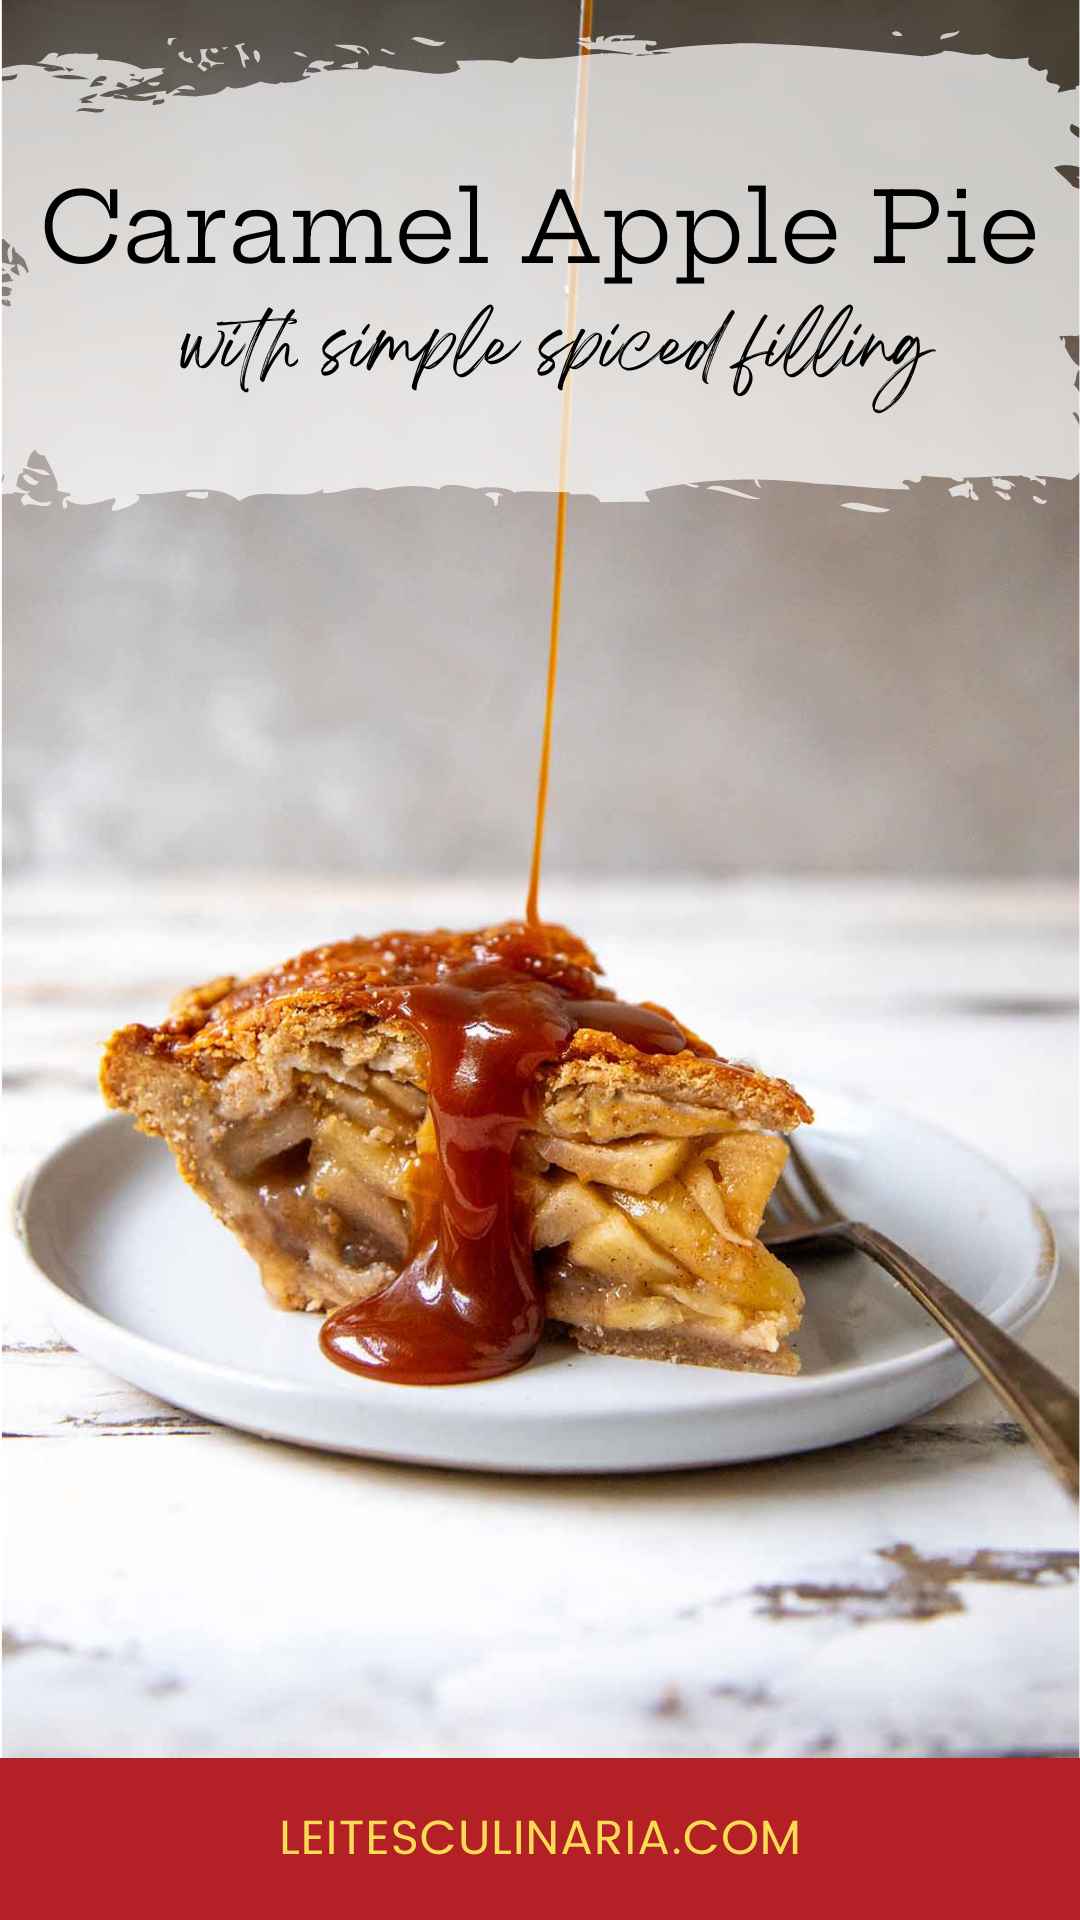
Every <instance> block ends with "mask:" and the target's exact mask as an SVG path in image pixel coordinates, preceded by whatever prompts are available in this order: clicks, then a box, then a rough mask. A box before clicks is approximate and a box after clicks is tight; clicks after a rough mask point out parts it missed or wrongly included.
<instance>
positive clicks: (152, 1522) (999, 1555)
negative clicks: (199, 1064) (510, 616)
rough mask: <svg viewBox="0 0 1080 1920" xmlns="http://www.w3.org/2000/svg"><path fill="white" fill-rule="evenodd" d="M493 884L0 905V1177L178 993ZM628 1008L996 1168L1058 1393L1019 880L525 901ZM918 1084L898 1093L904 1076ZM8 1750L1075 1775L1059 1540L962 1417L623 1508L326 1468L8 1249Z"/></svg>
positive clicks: (1069, 957)
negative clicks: (880, 1765) (909, 1765)
mask: <svg viewBox="0 0 1080 1920" xmlns="http://www.w3.org/2000/svg"><path fill="white" fill-rule="evenodd" d="M516 905H517V887H516V886H515V885H508V884H506V883H503V884H501V885H496V884H491V885H488V886H481V885H479V884H472V883H470V884H464V883H462V884H456V885H450V884H447V885H442V886H435V885H431V884H430V883H427V884H424V883H417V884H415V885H411V884H406V883H397V884H390V883H373V884H371V885H367V886H356V885H350V884H347V883H344V882H341V881H338V880H330V879H327V880H321V881H313V880H304V879H298V878H297V877H296V876H292V877H289V878H285V877H282V878H273V877H270V878H268V877H266V876H265V875H264V876H262V877H260V878H258V879H254V880H245V879H243V878H237V879H233V880H230V881H228V882H227V883H226V882H223V881H222V880H221V879H220V877H219V878H218V879H217V880H215V881H206V882H205V883H201V882H199V881H196V880H187V881H184V882H181V883H176V884H172V885H169V886H160V885H156V884H151V883H149V882H140V883H137V884H135V883H125V884H122V885H121V884H110V883H107V882H100V881H94V882H90V881H87V880H75V881H72V882H70V883H65V884H63V885H60V884H57V883H56V882H49V883H46V882H44V881H37V882H32V883H31V882H22V883H16V884H14V885H13V886H12V887H11V888H10V889H9V901H8V930H7V951H8V959H7V974H8V978H7V991H8V1040H7V1075H8V1081H9V1088H10V1091H9V1097H8V1102H7V1130H6V1133H7V1145H6V1156H7V1170H6V1185H7V1186H8V1188H9V1189H10V1188H14V1186H15V1185H16V1183H17V1182H18V1181H19V1180H20V1179H21V1178H22V1177H23V1176H24V1175H25V1173H26V1172H28V1171H29V1169H30V1168H31V1166H32V1165H33V1164H34V1163H35V1162H36V1161H37V1159H38V1158H39V1157H40V1156H41V1155H42V1154H44V1153H45V1152H47V1151H48V1150H49V1149H50V1148H51V1147H53V1146H54V1145H55V1144H56V1143H57V1142H58V1141H60V1140H61V1139H63V1137H64V1136H65V1134H67V1133H68V1132H69V1131H71V1130H72V1129H74V1128H76V1127H79V1126H81V1125H83V1124H84V1123H85V1122H87V1121H89V1120H91V1119H93V1118H94V1117H95V1116H96V1115H97V1113H98V1111H99V1106H98V1098H97V1094H96V1091H95V1065H96V1052H97V1048H98V1045H99V1043H100V1041H101V1040H102V1038H103V1036H104V1035H105V1034H106V1033H107V1032H108V1031H109V1030H110V1029H111V1028H112V1027H113V1026H114V1025H116V1024H119V1023H120V1022H122V1021H125V1020H128V1019H132V1018H141V1019H146V1020H152V1019H155V1018H157V1017H158V1016H159V1014H160V1012H161V1010H162V1008H163V1005H164V1003H165V1001H166V999H167V998H168V996H169V995H170V994H171V993H172V992H173V991H174V989H175V988H177V987H178V986H180V985H183V984H187V983H189V982H191V981H194V980H198V979H202V978H205V977H209V976H212V975H214V974H217V973H220V972H221V971H222V970H223V969H224V968H226V967H229V968H232V969H233V970H235V971H236V972H243V971H245V970H247V969H250V968H254V967H257V966H260V965H263V964H266V963H269V962H273V961H275V960H277V959H280V958H282V957H283V956H284V955H285V954H286V953H288V952H292V951H294V950H296V949H298V948H300V947H302V946H305V945H310V944H313V943H314V942H316V941H318V940H321V939H325V938H328V937H331V936H336V935H339V934H344V933H346V932H352V931H355V930H357V929H361V928H366V929H367V930H369V931H370V930H375V928H376V926H380V927H381V926H384V925H409V924H414V925H415V924H425V923H426V924H431V923H432V922H433V921H439V922H443V923H450V924H453V923H455V922H456V923H458V924H466V923H473V924H475V923H476V922H478V921H482V920H484V919H488V918H492V917H496V916H497V915H498V914H499V913H501V912H506V911H513V910H515V908H516ZM545 907H546V910H547V911H548V913H549V914H550V916H551V917H552V918H555V917H563V918H566V919H567V920H569V921H570V922H571V924H574V925H577V926H578V927H579V928H580V929H581V931H582V932H584V933H585V934H586V935H587V937H589V938H590V939H591V940H592V941H593V943H594V944H595V945H596V946H597V948H598V949H599V950H600V953H601V957H602V958H604V959H605V960H606V962H607V964H608V969H609V973H610V974H611V976H612V978H613V979H614V980H615V981H616V982H617V984H618V986H619V987H620V990H621V991H622V992H623V993H625V994H626V995H627V996H628V997H635V996H639V995H645V994H648V995H655V996H657V997H659V998H661V999H663V1000H665V1001H667V1002H668V1003H669V1004H671V1005H673V1006H675V1007H677V1008H678V1009H679V1011H680V1013H681V1014H682V1016H683V1017H684V1018H685V1019H686V1020H687V1021H689V1022H690V1024H691V1025H693V1026H695V1027H698V1028H699V1029H700V1030H701V1031H703V1032H706V1033H708V1034H709V1036H710V1037H711V1038H712V1039H713V1040H714V1041H715V1042H716V1043H717V1044H718V1045H719V1046H720V1047H721V1050H722V1051H725V1052H729V1053H734V1054H746V1055H753V1056H754V1057H756V1058H758V1059H760V1060H761V1062H762V1063H763V1064H764V1065H766V1066H768V1067H772V1068H774V1069H775V1070H776V1071H778V1072H781V1073H784V1074H786V1075H788V1076H789V1077H790V1078H792V1079H793V1080H795V1081H796V1083H797V1082H798V1080H799V1078H800V1076H805V1077H806V1078H807V1079H809V1078H810V1077H811V1076H814V1077H818V1078H821V1079H824V1080H832V1081H834V1082H836V1083H838V1084H840V1085H846V1086H849V1087H852V1088H857V1089H861V1090H864V1091H872V1092H873V1093H874V1094H876V1095H877V1096H878V1097H880V1098H882V1099H884V1100H886V1101H889V1102H892V1103H893V1104H896V1105H900V1106H905V1107H907V1108H909V1109H910V1110H912V1111H913V1112H915V1113H918V1114H921V1115H923V1116H924V1117H925V1118H927V1119H929V1120H933V1121H935V1122H937V1123H939V1124H941V1125H943V1126H946V1127H948V1128H950V1129H952V1130H953V1131H955V1132H956V1133H958V1134H960V1135H962V1136H963V1137H964V1138H966V1139H968V1140H970V1141H972V1142H974V1143H975V1144H977V1145H978V1146H980V1147H982V1148H983V1149H984V1150H985V1151H986V1152H987V1153H989V1154H991V1155H993V1156H995V1157H996V1158H998V1159H1000V1160H1001V1161H1003V1162H1004V1163H1005V1164H1006V1165H1007V1166H1009V1167H1011V1168H1012V1169H1013V1170H1014V1171H1015V1172H1016V1173H1017V1174H1018V1175H1019V1176H1020V1178H1021V1179H1022V1180H1023V1181H1024V1182H1025V1183H1026V1184H1027V1185H1028V1187H1029V1188H1030V1189H1031V1191H1032V1192H1033V1194H1034V1195H1035V1196H1036V1198H1037V1199H1038V1200H1039V1201H1040V1202H1041V1204H1042V1205H1043V1207H1044V1208H1045V1209H1046V1210H1047V1212H1048V1213H1049V1215H1050V1218H1051V1220H1052V1222H1053V1225H1054V1228H1055V1231H1056V1233H1057V1235H1058V1238H1059V1242H1060V1246H1061V1252H1062V1273H1061V1278H1060V1280H1059V1283H1058V1288H1057V1291H1056V1294H1055V1296H1054V1299H1053V1300H1052V1302H1051V1304H1050V1306H1049V1307H1048V1308H1047V1309H1046V1310H1045V1312H1044V1313H1043V1314H1042V1316H1041V1317H1040V1319H1039V1320H1038V1322H1036V1323H1035V1325H1034V1326H1033V1327H1032V1328H1031V1329H1030V1330H1029V1333H1028V1335H1027V1336H1026V1337H1027V1338H1028V1339H1029V1341H1030V1344H1031V1346H1032V1347H1033V1348H1034V1349H1035V1350H1036V1351H1037V1352H1039V1353H1040V1354H1041V1355H1042V1356H1043V1357H1044V1358H1045V1359H1047V1360H1049V1361H1050V1362H1051V1363H1052V1364H1053V1365H1054V1366H1056V1367H1057V1368H1058V1369H1059V1370H1060V1371H1062V1372H1066V1373H1070V1374H1071V1375H1072V1376H1073V1377H1074V1378H1075V1368H1076V1344H1077V1338H1076V1304H1077V1276H1076V1185H1075V1168H1076V1140H1075V1122H1076V1103H1075V1089H1076V1077H1075V1056H1074V1040H1075V1035H1074V1025H1073V1018H1072V1000H1073V993H1074V951H1075V949H1074V903H1073V899H1072V896H1071V893H1070V892H1069V891H1068V890H1066V889H1065V888H1063V887H1057V886H1054V885H1032V886H1025V887H1021V886H1001V885H995V886H976V885H972V886H953V885H941V886H927V885H912V884H904V883H898V882H880V883H866V882H848V883H835V882H806V881H800V882H795V883H791V884H780V883H770V884H764V883H754V884H748V883H732V884H731V885H726V886H725V885H710V886H705V885H703V884H691V883H684V884H680V885H675V884H669V885H664V886H651V885H645V884H640V885H636V886H620V887H612V886H599V887H597V886H589V887H587V888H583V887H575V886H569V885H561V884H559V883H558V882H557V881H553V882H552V883H551V885H550V887H549V889H548V893H547V897H546V900H545ZM931 1062H933V1065H934V1072H933V1074H932V1075H931V1074H928V1072H927V1069H928V1066H929V1065H930V1063H931ZM9 1252H10V1255H11V1260H10V1266H11V1273H12V1278H11V1285H10V1288H9V1314H8V1334H7V1364H6V1395H5V1401H6V1418H5V1428H6V1431H7V1432H8V1434H10V1435H11V1436H13V1437H12V1438H11V1439H10V1440H9V1442H8V1444H7V1447H6V1460H7V1469H8V1472H7V1479H8V1486H9V1497H10V1508H11V1515H10V1550H9V1557H8V1575H7V1589H8V1593H7V1628H8V1631H7V1634H6V1642H7V1653H8V1658H7V1661H6V1726H7V1751H8V1752H9V1753H12V1754H24V1755H52V1754H101V1755H125V1754H127V1755H141V1754H147V1755H159V1754H179V1755H194V1754H201V1755H223V1754H231V1753H238V1754H251V1755H264V1754H289V1755H314V1754H388V1755H394V1754H435V1755H475V1754H508V1755H513V1754H553V1755H561V1754H566V1755H568V1754H588V1755H596V1754H622V1753H625V1754H637V1755H645V1754H648V1755H725V1754H734V1755H742V1754H746V1755H792V1754H793V1755H799V1754H826V1755H827V1754H881V1755H889V1754H902V1755H921V1754H981V1753H995V1754H1000V1753H1015V1752H1021V1753H1040V1754H1041V1753H1052V1752H1062V1751H1070V1750H1072V1748H1073V1746H1074V1742H1075V1735H1076V1729H1075V1709H1074V1702H1075V1698H1076V1689H1075V1675H1074V1665H1075V1648H1076V1636H1075V1627H1076V1589H1075V1586H1074V1584H1073V1581H1074V1577H1075V1559H1074V1552H1073V1550H1074V1548H1075V1544H1076V1528H1075V1513H1074V1511H1073V1509H1072V1507H1071V1505H1070V1503H1069V1502H1068V1500H1067V1499H1066V1497H1065V1496H1064V1494H1063V1493H1062V1492H1061V1491H1060V1490H1059V1489H1058V1487H1057V1485H1056V1484H1055V1483H1054V1482H1053V1481H1052V1480H1051V1479H1050V1477H1049V1476H1048V1474H1047V1473H1046V1472H1045V1470H1044V1469H1043V1468H1042V1467H1041V1466H1040V1464H1039V1463H1038V1461H1037V1460H1036V1459H1035V1457H1034V1456H1033V1454H1032V1453H1031V1450H1030V1449H1029V1447H1028V1446H1027V1445H1026V1444H1025V1443H1024V1441H1023V1439H1022V1437H1021V1436H1020V1434H1019V1432H1018V1430H1017V1429H1016V1427H1015V1426H1014V1425H1013V1424H1012V1423H1011V1422H1010V1421H1009V1420H1008V1419H1007V1418H1006V1417H1005V1415H1004V1414H1003V1412H1002V1410H1001V1409H1000V1408H999V1406H998V1405H997V1403H996V1402H995V1401H994V1399H993V1398H992V1396H991V1395H990V1394H989V1393H988V1392H987V1391H985V1390H984V1389H982V1388H981V1387H972V1388H970V1389H969V1390H968V1391H967V1392H965V1393H963V1394H961V1395H960V1396H959V1397H958V1398H957V1399H956V1400H954V1401H953V1402H952V1403H951V1404H950V1405H948V1406H946V1407H943V1408H941V1409H939V1410H938V1411H937V1412H936V1413H933V1414H930V1415H927V1416H926V1417H925V1418H923V1419H921V1420H919V1421H918V1422H917V1423H916V1424H914V1425H912V1426H909V1427H906V1428H903V1429H901V1430H899V1431H896V1432H893V1433H889V1434H885V1435H882V1436H880V1437H879V1438H876V1439H872V1440H868V1441H865V1442H861V1443H859V1444H856V1445H852V1446H849V1447H844V1448H838V1449H834V1450H832V1451H830V1452H828V1453H821V1454H816V1455H807V1456H803V1457H801V1458H797V1459H790V1460H781V1461H776V1462H770V1463H766V1464H759V1465H755V1466H748V1467H742V1468H727V1469H722V1470H716V1471H711V1472H703V1473H693V1474H680V1475H673V1476H666V1477H665V1476H656V1477H651V1478H650V1477H642V1478H639V1479H633V1480H628V1481H619V1480H609V1481H605V1480H602V1479H588V1480H580V1481H572V1480H558V1481H524V1480H515V1479H512V1478H501V1479H499V1478H487V1477H482V1476H473V1475H467V1474H450V1473H440V1472H433V1471H425V1470H421V1469H417V1468H406V1467H395V1466H388V1465H385V1464H384V1465H379V1464H374V1463H372V1464H368V1463H366V1462H363V1461H354V1460H343V1459H333V1458H328V1457H322V1456H318V1455H315V1454H311V1453H305V1452H303V1451H300V1450H295V1449H290V1448H287V1447H284V1446H279V1445H275V1444H272V1443H265V1442H259V1441H255V1440H252V1439H246V1438H242V1437H240V1436H239V1435H236V1434H233V1433H230V1432H227V1431H224V1430H221V1429H216V1428H213V1427H211V1426H209V1425H208V1424H207V1423H206V1422H205V1421H202V1420H199V1419H197V1418H194V1417H192V1416H189V1415H187V1414H185V1413H182V1412H178V1411H177V1410H176V1409H173V1408H170V1407H166V1406H163V1405H161V1404H159V1403H156V1402H154V1401H152V1400H150V1399H148V1398H147V1397H146V1396H145V1395H144V1394H142V1393H139V1392H137V1391H136V1390H135V1389H133V1388H131V1387H128V1386H126V1385H125V1384H124V1383H123V1382H122V1381H119V1380H116V1379H112V1378H110V1377H109V1376H108V1375H106V1374H104V1373H101V1372H100V1371H98V1369H96V1368H95V1367H93V1366H91V1365H90V1364H88V1363H87V1362H86V1361H84V1360H82V1359H81V1358H80V1356H79V1355H78V1354H77V1353H74V1352H72V1351H71V1349H70V1348H68V1347H66V1346H64V1345H63V1344H62V1343H60V1342H58V1341H57V1339H56V1337H55V1335H54V1334H53V1332H52V1330H51V1328H50V1326H49V1323H48V1320H47V1318H46V1316H45V1314H44V1312H43V1310H42V1307H41V1304H40V1302H39V1299H38V1296H37V1292H36V1289H35V1286H34V1283H33V1280H32V1276H31V1275H30V1274H29V1273H28V1272H27V1270H26V1268H25V1265H24V1262H23V1256H22V1254H21V1252H20V1250H19V1249H18V1248H17V1247H16V1245H15V1243H14V1241H13V1240H11V1241H10V1242H9Z"/></svg>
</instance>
